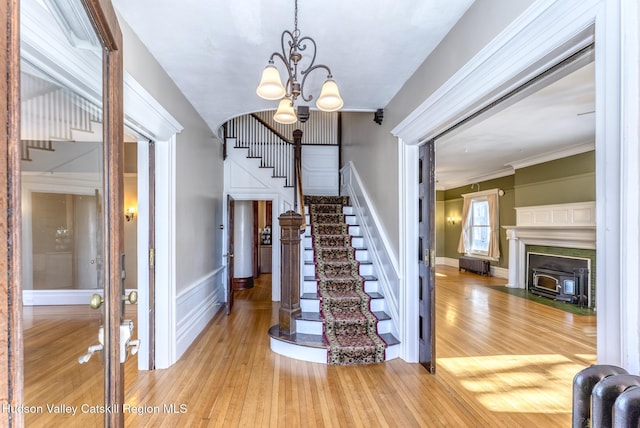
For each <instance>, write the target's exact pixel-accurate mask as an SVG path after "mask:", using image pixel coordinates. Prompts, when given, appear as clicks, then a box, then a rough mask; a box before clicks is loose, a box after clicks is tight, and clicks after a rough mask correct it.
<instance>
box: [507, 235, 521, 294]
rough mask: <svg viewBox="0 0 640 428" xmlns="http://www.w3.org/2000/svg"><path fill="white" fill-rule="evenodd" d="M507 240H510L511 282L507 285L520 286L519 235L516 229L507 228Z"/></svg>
mask: <svg viewBox="0 0 640 428" xmlns="http://www.w3.org/2000/svg"><path fill="white" fill-rule="evenodd" d="M505 228H506V229H507V240H508V241H509V282H508V283H507V285H506V286H507V287H510V288H518V259H519V254H518V236H517V235H516V230H515V229H513V228H507V227H505Z"/></svg>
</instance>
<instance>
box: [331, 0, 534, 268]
mask: <svg viewBox="0 0 640 428" xmlns="http://www.w3.org/2000/svg"><path fill="white" fill-rule="evenodd" d="M532 3H533V0H476V2H475V3H474V4H473V5H472V6H471V7H470V8H469V10H468V11H467V13H466V14H465V15H464V16H463V17H462V19H460V21H459V22H458V23H457V24H456V26H455V27H454V28H453V29H452V30H451V32H450V33H449V34H448V35H447V37H445V39H444V40H443V41H442V43H440V45H439V46H438V47H437V48H436V49H435V50H434V51H433V52H432V53H431V54H430V55H429V57H428V58H427V59H426V60H425V62H424V63H423V64H422V65H421V66H420V67H418V69H417V71H416V72H415V73H414V74H413V75H412V77H411V78H410V79H409V80H408V81H407V83H406V84H405V85H404V86H403V87H402V89H401V90H400V91H399V92H398V94H397V95H396V96H395V97H394V98H393V99H392V100H391V102H389V104H388V105H387V106H380V107H384V109H385V110H384V121H383V123H382V125H381V126H379V125H377V124H375V123H374V122H373V113H344V114H343V140H342V143H343V152H342V161H343V165H345V164H346V163H347V162H349V161H352V162H353V163H354V165H355V167H356V169H357V171H358V173H359V174H360V177H361V178H362V181H363V182H364V183H367V189H366V190H367V192H368V194H369V196H370V198H371V200H372V203H373V204H374V206H375V210H376V212H377V213H378V215H379V217H380V221H381V222H382V225H381V226H382V228H383V229H384V230H385V232H386V233H387V236H388V237H389V240H390V242H391V245H392V247H393V248H392V252H393V253H394V254H395V257H396V258H397V257H398V252H399V228H398V147H397V139H396V138H394V137H393V136H392V135H391V130H392V129H393V128H394V127H395V126H396V125H398V123H400V122H401V121H402V120H403V119H404V118H405V117H407V116H408V115H409V114H410V113H411V112H412V111H413V110H415V109H416V107H418V106H419V105H420V104H421V103H422V102H423V101H424V100H425V99H427V98H428V97H429V96H430V95H431V94H432V93H433V92H434V91H435V90H436V89H438V88H439V87H440V86H442V85H443V84H444V83H445V82H446V81H447V80H448V79H449V78H450V77H451V76H452V75H453V74H454V73H455V72H456V71H457V70H458V69H460V68H461V67H462V66H463V65H464V64H466V63H467V62H468V61H469V60H470V59H471V58H472V57H473V56H474V55H476V54H477V53H478V52H479V51H480V50H481V49H482V48H483V47H484V46H485V45H487V44H488V43H489V42H490V41H491V40H492V39H493V38H495V37H496V36H497V35H498V34H499V33H500V32H501V31H502V30H504V28H506V27H507V26H508V25H509V24H510V23H511V22H512V21H513V20H514V19H516V18H517V17H518V16H519V15H520V14H521V13H522V12H524V10H525V9H526V8H527V7H528V6H530V5H531V4H532Z"/></svg>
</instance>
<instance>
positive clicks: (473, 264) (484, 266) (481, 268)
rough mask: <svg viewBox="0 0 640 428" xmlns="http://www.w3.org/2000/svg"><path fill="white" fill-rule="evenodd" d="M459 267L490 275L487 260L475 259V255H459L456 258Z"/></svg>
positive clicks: (459, 268)
mask: <svg viewBox="0 0 640 428" xmlns="http://www.w3.org/2000/svg"><path fill="white" fill-rule="evenodd" d="M461 269H464V270H465V271H469V272H475V273H479V274H481V275H487V276H489V275H491V265H490V264H489V260H483V259H477V258H475V257H469V256H460V258H459V259H458V270H461Z"/></svg>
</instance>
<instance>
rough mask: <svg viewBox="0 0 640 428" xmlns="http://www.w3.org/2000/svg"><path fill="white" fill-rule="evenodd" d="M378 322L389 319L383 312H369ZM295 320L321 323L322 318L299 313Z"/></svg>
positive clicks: (318, 313)
mask: <svg viewBox="0 0 640 428" xmlns="http://www.w3.org/2000/svg"><path fill="white" fill-rule="evenodd" d="M371 313H372V314H373V315H374V316H375V317H376V318H378V321H386V320H390V319H391V317H390V316H389V314H387V313H386V312H385V311H372V312H371ZM295 319H297V320H301V321H320V322H322V317H321V316H320V312H300V314H299V315H296V317H295Z"/></svg>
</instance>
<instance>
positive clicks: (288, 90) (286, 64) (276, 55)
mask: <svg viewBox="0 0 640 428" xmlns="http://www.w3.org/2000/svg"><path fill="white" fill-rule="evenodd" d="M274 58H278V59H279V60H280V61H282V64H283V65H284V68H285V70H286V71H287V76H288V79H287V83H286V84H285V85H284V88H285V90H286V93H285V97H286V98H291V97H292V95H293V91H292V87H293V84H292V82H294V81H295V78H294V74H293V73H292V70H291V67H290V66H289V62H288V61H287V60H286V59H285V57H284V55H282V54H281V53H279V52H274V53H272V54H271V56H270V57H269V61H273V59H274ZM295 98H296V97H294V98H293V99H292V100H291V101H293V100H295Z"/></svg>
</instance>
